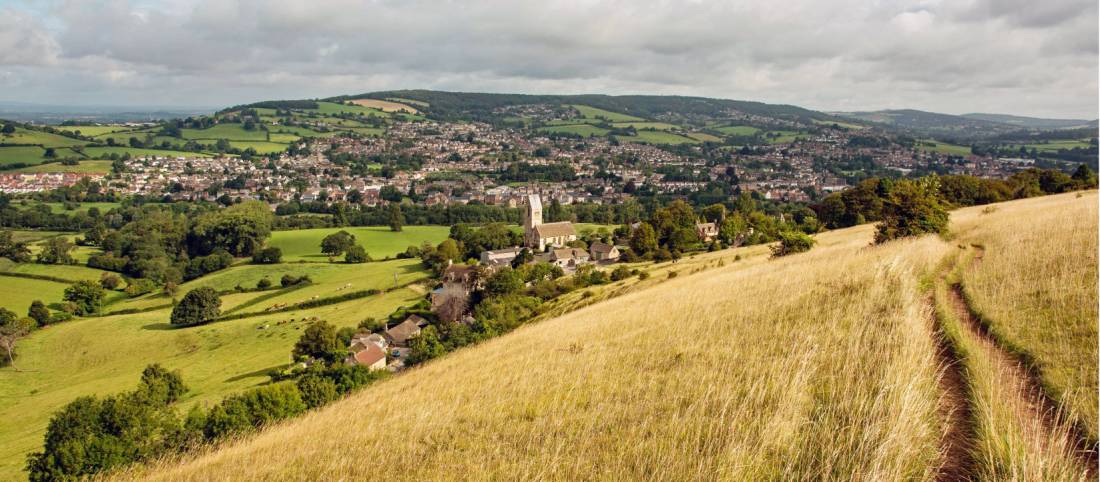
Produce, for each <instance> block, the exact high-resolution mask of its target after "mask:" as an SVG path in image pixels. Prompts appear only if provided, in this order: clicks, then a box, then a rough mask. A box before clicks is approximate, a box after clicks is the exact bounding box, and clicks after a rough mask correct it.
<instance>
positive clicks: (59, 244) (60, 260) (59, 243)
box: [38, 236, 76, 264]
mask: <svg viewBox="0 0 1100 482" xmlns="http://www.w3.org/2000/svg"><path fill="white" fill-rule="evenodd" d="M75 247H76V246H75V245H74V244H73V242H72V241H69V238H67V237H65V236H54V237H52V238H50V239H47V240H46V242H45V243H44V244H43V245H42V251H41V252H39V253H38V262H39V263H42V264H73V263H74V262H75V261H74V260H73V256H72V254H71V252H72V250H73V248H75Z"/></svg>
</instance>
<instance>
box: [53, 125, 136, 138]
mask: <svg viewBox="0 0 1100 482" xmlns="http://www.w3.org/2000/svg"><path fill="white" fill-rule="evenodd" d="M58 129H59V130H62V131H65V132H67V133H69V134H71V135H81V136H85V137H95V136H101V135H104V134H110V133H113V132H124V131H128V130H132V129H133V128H132V127H130V126H118V125H115V126H110V125H108V126H61V127H58Z"/></svg>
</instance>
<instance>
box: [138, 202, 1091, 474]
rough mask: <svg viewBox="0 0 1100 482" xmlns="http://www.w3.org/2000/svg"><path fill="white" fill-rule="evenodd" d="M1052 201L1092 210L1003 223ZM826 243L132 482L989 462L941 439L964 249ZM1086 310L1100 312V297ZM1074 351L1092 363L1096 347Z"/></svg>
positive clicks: (690, 280)
mask: <svg viewBox="0 0 1100 482" xmlns="http://www.w3.org/2000/svg"><path fill="white" fill-rule="evenodd" d="M1052 200H1055V201H1058V202H1060V203H1061V204H1060V208H1059V209H1048V210H1044V214H1040V215H1043V216H1051V217H1058V216H1074V215H1077V214H1079V213H1080V209H1078V208H1079V207H1080V206H1081V205H1085V203H1093V204H1095V203H1096V195H1095V193H1089V194H1087V195H1086V196H1084V197H1083V198H1075V197H1074V195H1072V194H1071V195H1062V196H1057V197H1052V198H1045V199H1043V200H1028V201H1019V202H1014V203H1006V204H1004V205H1002V206H999V207H998V208H997V209H999V212H1000V213H1001V215H1010V213H1011V212H1012V211H1013V210H1015V209H1024V208H1027V207H1028V206H1029V205H1030V204H1031V203H1035V202H1047V203H1050V202H1052ZM1056 204H1057V203H1056ZM1067 207H1073V208H1074V209H1066V208H1067ZM1026 212H1028V213H1034V210H1030V209H1028V210H1026ZM983 213H984V211H983V208H971V209H965V210H961V211H956V212H955V213H954V214H953V218H955V219H956V220H957V221H958V220H962V221H965V222H966V223H968V224H967V225H968V226H971V227H970V228H968V231H969V230H970V229H972V226H974V225H975V224H977V225H980V224H981V223H982V222H988V220H989V219H996V217H994V216H984V214H983ZM1091 222H1092V226H1095V218H1094V219H1093V220H1092V221H1091ZM1093 229H1095V228H1093ZM818 238H819V241H820V245H819V246H818V247H817V248H815V249H814V250H813V251H811V252H809V253H806V254H803V255H796V256H791V257H787V258H783V259H779V260H772V261H767V262H735V263H732V264H727V265H726V266H724V267H721V268H718V269H712V270H708V271H703V272H701V273H698V274H694V275H690V276H680V277H677V278H676V279H673V280H670V281H668V282H666V283H663V284H661V285H660V286H658V287H654V288H650V289H645V290H641V291H636V292H633V293H629V294H626V295H623V296H621V297H619V298H614V299H611V300H609V301H606V302H602V303H599V304H596V305H593V306H590V307H588V308H584V309H581V310H578V311H576V312H573V313H570V314H566V315H564V316H561V317H559V318H555V319H551V320H547V321H545V322H541V323H536V324H532V325H528V326H526V327H523V328H521V329H519V330H517V331H516V332H514V333H512V334H510V335H507V336H503V337H500V338H497V339H494V340H492V341H490V342H487V343H484V344H482V345H479V346H476V347H473V348H470V349H466V350H462V351H459V352H457V353H454V354H452V355H448V356H447V357H444V358H443V359H440V360H438V361H435V362H432V363H429V364H427V365H426V366H424V367H421V368H418V369H415V370H412V371H411V372H409V373H407V374H404V375H402V376H400V377H396V378H394V379H392V380H389V381H386V382H383V383H380V384H378V385H375V386H373V387H371V388H369V389H366V390H364V391H363V392H360V393H359V394H357V395H355V396H353V397H350V398H348V399H346V400H343V401H341V402H338V403H335V404H333V405H330V406H328V407H327V408H325V409H323V410H321V411H318V412H315V413H312V414H309V415H307V416H305V417H303V418H301V419H298V420H295V421H292V422H290V423H286V424H282V425H279V426H276V427H273V428H271V429H269V430H267V431H265V432H263V433H261V434H259V435H257V436H254V437H251V438H246V439H243V440H241V441H239V442H237V443H233V444H227V445H226V446H223V447H220V448H217V449H212V450H210V451H209V452H207V453H205V454H201V455H198V456H193V457H188V458H186V459H185V460H183V461H163V462H161V463H158V464H153V465H150V466H145V467H136V468H134V469H133V470H132V471H131V472H128V473H123V474H120V476H121V477H122V478H134V479H138V478H140V479H159V480H226V479H265V480H290V479H294V480H320V479H343V480H350V479H360V478H370V479H373V480H425V479H477V480H485V479H510V480H511V479H540V480H542V479H552V480H563V479H588V480H591V479H601V480H626V479H646V480H672V479H676V480H699V479H724V480H761V479H764V480H778V479H782V480H791V479H802V480H804V479H835V478H842V479H861V480H899V479H920V480H931V479H935V478H937V477H938V476H941V475H943V474H942V473H941V468H942V467H944V466H955V465H959V466H966V465H968V464H972V463H974V462H972V461H970V462H967V461H958V460H947V459H949V458H951V457H953V456H957V454H958V453H959V451H957V450H949V449H947V448H946V447H948V446H949V444H950V443H952V442H951V441H949V440H945V437H944V436H943V435H942V434H944V433H956V432H959V431H958V430H948V429H950V428H952V427H949V426H948V424H950V423H953V422H952V421H951V420H952V417H951V415H950V414H946V413H945V411H944V405H943V404H944V398H950V397H944V396H943V395H944V393H943V392H942V390H943V388H942V387H943V385H941V384H940V375H941V374H942V373H944V372H943V366H942V359H940V358H938V356H937V353H938V351H939V350H938V348H937V347H938V346H939V345H938V344H937V338H936V336H935V335H934V333H935V331H934V326H935V323H936V321H935V317H934V316H933V310H932V306H933V303H932V301H931V299H930V298H931V295H932V293H931V292H930V291H931V290H930V289H929V286H930V285H931V284H933V283H934V280H935V279H936V278H937V276H938V273H940V272H942V270H943V269H944V264H945V263H946V262H948V261H950V260H951V259H954V258H957V257H958V256H956V253H958V252H960V250H959V247H958V246H957V244H955V243H953V242H946V241H943V240H941V239H939V238H934V237H925V238H921V239H916V240H907V241H900V242H894V243H890V244H887V245H884V246H880V247H869V246H868V242H869V240H870V238H871V228H870V227H869V226H861V227H856V228H852V229H847V230H840V231H834V232H830V233H824V234H822V235H820V236H818ZM1082 249H1084V247H1083V248H1082ZM1035 255H1036V256H1042V255H1043V253H1035ZM1074 289H1083V290H1088V289H1089V286H1087V285H1086V286H1080V287H1074ZM1091 293H1092V294H1091V301H1092V303H1093V304H1095V303H1096V294H1095V293H1096V285H1095V280H1093V283H1092V285H1091ZM1076 341H1080V342H1082V343H1086V344H1087V343H1091V344H1092V345H1091V346H1092V347H1093V350H1095V348H1094V347H1095V332H1093V336H1092V338H1091V339H1087V337H1086V339H1082V340H1070V342H1076ZM1094 353H1095V352H1094ZM975 356H977V355H975ZM1094 358H1095V357H1094ZM967 366H968V368H969V367H970V366H971V365H967ZM1090 370H1091V372H1092V375H1093V377H1094V378H1095V366H1092V367H1091V368H1090ZM955 395H958V394H955ZM1093 397H1095V394H1093ZM987 402H988V403H991V404H997V403H1000V402H999V401H998V400H996V399H993V400H992V401H991V402H989V401H987ZM1093 404H1095V398H1093ZM982 408H985V407H984V406H983V407H982ZM984 413H985V412H983V411H981V410H975V414H976V415H975V416H979V417H980V416H985V415H984ZM983 427H984V425H983ZM967 432H968V431H966V430H963V431H962V433H963V436H967V435H968V433H967ZM973 436H975V437H977V436H978V435H973ZM983 436H984V435H983ZM972 445H973V446H974V447H975V448H976V450H978V448H977V447H979V445H980V444H979V443H978V442H977V441H975V442H974V443H973V444H972ZM980 450H985V447H984V446H982V448H981V449H980ZM1019 450H1023V451H1027V450H1030V449H1029V448H1027V447H1024V448H1021V449H1019ZM945 454H946V456H945ZM951 454H956V455H951ZM1025 455H1026V456H1027V457H1025ZM1031 455H1032V454H1031V453H1027V454H1021V456H1020V457H1021V459H1026V460H1028V461H1029V462H1028V463H1033V462H1034V463H1036V464H1037V465H1035V466H1034V467H1031V469H1032V471H1037V472H1024V473H1038V474H1040V475H1042V474H1043V472H1042V470H1043V467H1047V466H1052V465H1057V464H1048V463H1046V462H1045V461H1044V460H1040V459H1031V458H1028V457H1030V456H1031ZM1038 456H1041V457H1047V458H1061V459H1063V460H1062V462H1064V464H1062V465H1060V466H1062V467H1073V464H1074V463H1075V462H1074V461H1073V460H1072V458H1071V457H1070V456H1069V455H1068V454H1065V453H1063V452H1057V451H1044V452H1042V453H1040V454H1038V455H1037V457H1038ZM974 458H975V459H978V460H985V459H986V458H984V457H983V456H982V454H975V455H974ZM1008 462H1009V464H1010V465H1011V463H1013V460H1009V461H1008ZM1007 469H1008V470H1015V468H1014V467H1011V466H1009V467H1007ZM1070 470H1072V469H1070ZM1016 473H1020V472H1016Z"/></svg>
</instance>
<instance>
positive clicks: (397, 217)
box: [389, 203, 405, 231]
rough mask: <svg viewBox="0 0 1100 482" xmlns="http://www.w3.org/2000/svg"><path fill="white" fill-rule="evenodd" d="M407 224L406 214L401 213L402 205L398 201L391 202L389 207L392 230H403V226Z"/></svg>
mask: <svg viewBox="0 0 1100 482" xmlns="http://www.w3.org/2000/svg"><path fill="white" fill-rule="evenodd" d="M404 224H405V215H404V214H402V213H401V205H400V204H397V203H390V207H389V226H390V231H401V226H402V225H404Z"/></svg>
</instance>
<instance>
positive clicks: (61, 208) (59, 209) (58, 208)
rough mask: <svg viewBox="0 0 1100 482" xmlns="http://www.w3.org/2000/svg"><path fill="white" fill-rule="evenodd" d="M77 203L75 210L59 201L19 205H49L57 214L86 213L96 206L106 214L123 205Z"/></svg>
mask: <svg viewBox="0 0 1100 482" xmlns="http://www.w3.org/2000/svg"><path fill="white" fill-rule="evenodd" d="M76 204H77V208H76V209H73V210H68V209H65V203H58V202H47V203H39V202H31V203H28V204H26V205H19V207H20V208H21V209H31V208H33V207H34V206H36V205H45V206H49V208H50V212H52V213H55V214H56V213H69V214H73V213H86V212H88V210H89V209H91V208H93V207H94V208H98V209H99V211H100V212H101V213H103V214H106V213H107V211H110V210H112V209H114V208H117V207H119V206H121V205H122V204H121V203H113V202H97V203H91V202H85V203H76Z"/></svg>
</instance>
